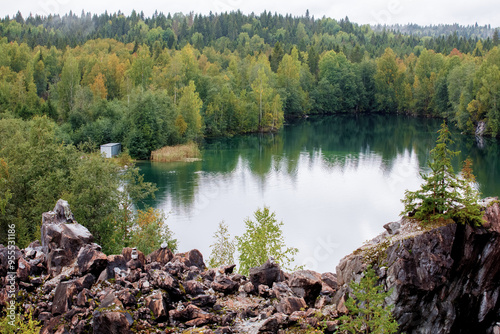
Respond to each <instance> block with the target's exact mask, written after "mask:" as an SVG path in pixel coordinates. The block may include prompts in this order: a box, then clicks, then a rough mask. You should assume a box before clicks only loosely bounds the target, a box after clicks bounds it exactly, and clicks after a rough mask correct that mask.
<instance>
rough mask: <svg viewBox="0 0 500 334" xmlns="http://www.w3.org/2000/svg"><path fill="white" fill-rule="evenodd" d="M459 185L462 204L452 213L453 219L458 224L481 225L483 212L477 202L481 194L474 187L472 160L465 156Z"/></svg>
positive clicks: (474, 178)
mask: <svg viewBox="0 0 500 334" xmlns="http://www.w3.org/2000/svg"><path fill="white" fill-rule="evenodd" d="M460 174H461V178H460V180H459V181H460V185H461V187H462V202H461V204H462V206H461V207H460V209H459V210H458V211H456V212H455V213H454V214H453V217H452V218H453V220H454V221H456V222H457V223H460V224H469V225H471V226H481V225H483V223H484V219H483V212H482V211H481V206H480V205H479V204H478V202H479V199H480V196H481V194H480V193H479V191H478V190H477V189H476V184H475V182H476V177H475V176H474V174H473V172H472V160H471V159H469V158H467V159H466V160H465V161H464V163H463V167H462V172H461V173H460Z"/></svg>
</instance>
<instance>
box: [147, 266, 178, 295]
mask: <svg viewBox="0 0 500 334" xmlns="http://www.w3.org/2000/svg"><path fill="white" fill-rule="evenodd" d="M148 274H149V281H150V283H151V284H152V286H153V288H154V289H163V290H166V291H173V290H176V291H177V290H178V289H179V282H178V281H177V279H175V277H173V276H172V275H170V274H169V273H167V272H165V271H163V270H156V269H155V270H152V271H149V272H148Z"/></svg>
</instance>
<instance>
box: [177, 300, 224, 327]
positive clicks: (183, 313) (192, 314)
mask: <svg viewBox="0 0 500 334" xmlns="http://www.w3.org/2000/svg"><path fill="white" fill-rule="evenodd" d="M169 314H170V318H172V320H174V321H180V322H184V323H185V324H186V326H190V327H191V326H202V325H206V324H208V323H210V322H213V320H214V317H213V316H212V315H211V314H210V313H207V312H205V311H203V310H202V309H200V308H199V307H198V306H195V305H193V304H189V305H187V306H186V307H185V308H183V309H181V310H171V311H170V312H169Z"/></svg>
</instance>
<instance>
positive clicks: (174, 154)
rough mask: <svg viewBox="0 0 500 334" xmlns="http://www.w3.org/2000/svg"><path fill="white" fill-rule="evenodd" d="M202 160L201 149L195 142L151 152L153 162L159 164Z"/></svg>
mask: <svg viewBox="0 0 500 334" xmlns="http://www.w3.org/2000/svg"><path fill="white" fill-rule="evenodd" d="M200 158H201V152H200V149H199V148H198V145H197V144H196V143H193V142H189V143H187V144H181V145H175V146H164V147H162V148H160V149H158V150H156V151H153V152H151V161H157V162H173V161H197V160H200Z"/></svg>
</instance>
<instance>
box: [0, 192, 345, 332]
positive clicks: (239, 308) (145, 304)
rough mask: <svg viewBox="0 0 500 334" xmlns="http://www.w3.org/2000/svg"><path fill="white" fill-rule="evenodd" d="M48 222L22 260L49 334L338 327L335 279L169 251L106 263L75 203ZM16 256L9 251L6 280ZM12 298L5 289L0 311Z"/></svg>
mask: <svg viewBox="0 0 500 334" xmlns="http://www.w3.org/2000/svg"><path fill="white" fill-rule="evenodd" d="M42 220H43V225H42V242H41V244H40V243H39V242H38V241H36V242H34V243H32V244H31V245H29V247H27V248H26V249H23V250H17V252H16V262H17V264H16V265H17V279H18V281H17V288H18V292H19V296H20V300H22V305H23V307H24V309H25V310H26V311H28V310H30V309H32V310H34V313H33V316H34V317H35V318H37V319H38V320H40V321H41V323H42V325H43V328H42V331H41V333H91V332H93V333H108V334H111V333H129V332H140V333H163V332H165V333H182V332H183V331H187V332H189V330H190V329H192V328H197V329H200V330H201V332H203V333H211V332H215V333H238V332H239V333H251V332H255V333H257V332H270V333H276V332H278V331H280V330H282V329H284V328H288V327H291V326H299V327H300V326H302V327H304V328H305V327H308V328H310V326H313V327H314V326H318V325H319V322H320V321H323V320H324V321H323V323H322V324H321V325H322V327H323V328H326V330H327V331H329V332H333V330H334V329H335V326H336V322H335V321H333V320H330V319H335V318H336V317H337V311H336V308H335V307H334V306H333V305H332V300H333V298H334V295H335V292H336V288H337V284H336V276H335V275H334V274H332V273H324V274H319V273H317V272H314V271H310V270H301V271H296V272H294V273H293V274H288V273H285V272H283V271H282V270H280V267H279V266H278V264H276V263H274V262H273V261H272V260H269V261H268V262H266V263H265V264H264V265H262V266H261V267H258V268H252V269H251V270H250V274H249V276H248V277H245V276H242V275H240V274H237V273H234V272H233V269H234V267H235V266H234V265H231V266H225V267H221V268H216V269H207V268H206V266H205V263H204V261H203V256H202V254H201V253H200V252H199V251H198V250H191V251H189V252H186V253H180V254H172V252H171V251H170V250H169V249H167V248H160V249H158V250H156V251H154V252H153V253H151V254H149V255H147V256H145V255H144V254H143V253H142V252H140V251H138V250H136V249H135V248H124V249H123V251H122V254H119V255H110V256H106V255H105V254H104V253H102V251H101V247H100V246H99V245H97V244H95V243H93V237H92V235H91V234H90V233H89V231H88V230H87V229H86V228H85V227H84V226H82V225H80V224H78V223H77V222H76V221H75V220H74V217H73V215H72V214H71V210H70V209H69V206H68V203H67V202H65V201H62V200H60V201H58V203H57V204H56V207H55V208H54V210H53V211H51V212H47V213H44V214H43V219H42ZM6 255H7V248H5V247H3V246H0V273H1V274H3V275H2V276H5V273H6V271H7V263H6V261H5V259H6ZM4 279H6V278H5V277H2V280H4ZM2 283H5V282H2ZM1 285H2V286H6V284H1ZM6 300H7V294H6V291H5V289H2V290H1V292H0V303H2V304H4V302H5V301H6Z"/></svg>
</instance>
